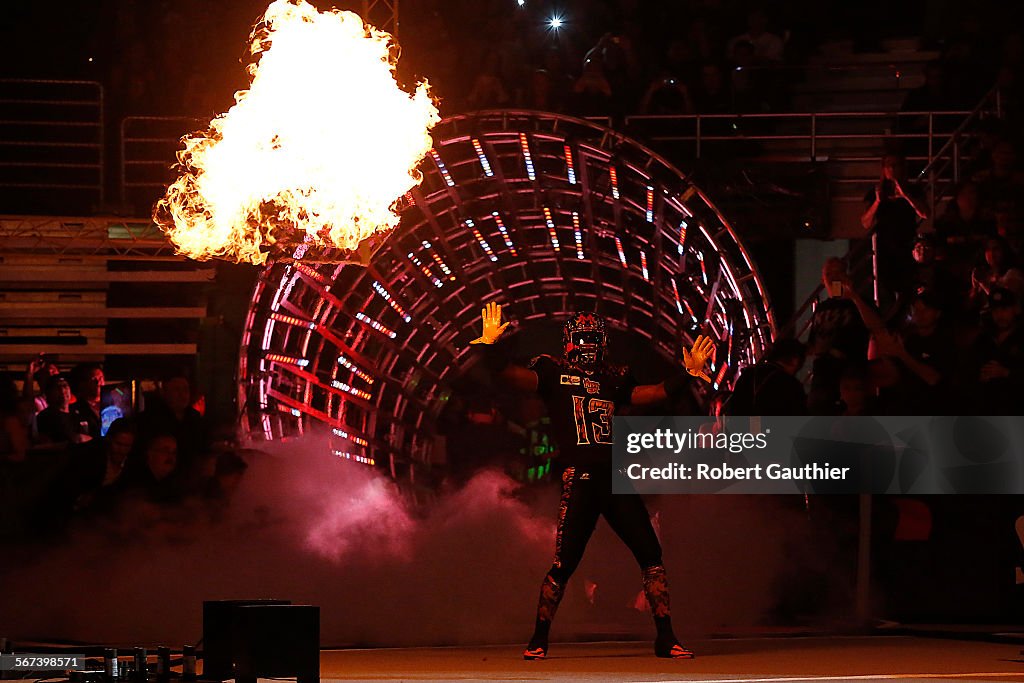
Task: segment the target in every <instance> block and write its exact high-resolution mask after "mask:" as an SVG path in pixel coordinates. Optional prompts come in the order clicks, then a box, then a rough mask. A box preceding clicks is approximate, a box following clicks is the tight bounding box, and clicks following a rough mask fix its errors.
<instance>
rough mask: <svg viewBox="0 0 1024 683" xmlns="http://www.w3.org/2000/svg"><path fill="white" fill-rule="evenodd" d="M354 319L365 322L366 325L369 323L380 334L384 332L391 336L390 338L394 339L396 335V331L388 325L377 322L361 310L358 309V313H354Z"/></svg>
mask: <svg viewBox="0 0 1024 683" xmlns="http://www.w3.org/2000/svg"><path fill="white" fill-rule="evenodd" d="M356 320H358V321H359V322H362V323H366V324H367V325H369V326H370V327H372V328H373V329H375V330H377V331H378V332H380V333H381V334H385V335H387V336H389V337H391V338H392V339H394V338H395V337H397V336H398V333H397V332H395V331H394V330H392V329H391V328H389V327H385V326H384V325H381V324H380V323H379V322H377V321H376V320H374V319H373V318H371V317H370V316H368V315H366V314H365V313H363V312H362V311H359V312H358V313H356Z"/></svg>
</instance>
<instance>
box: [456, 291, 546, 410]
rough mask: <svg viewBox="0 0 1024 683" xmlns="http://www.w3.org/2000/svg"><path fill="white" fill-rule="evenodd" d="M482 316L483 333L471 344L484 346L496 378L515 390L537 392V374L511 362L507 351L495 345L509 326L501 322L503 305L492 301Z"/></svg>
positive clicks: (482, 312)
mask: <svg viewBox="0 0 1024 683" xmlns="http://www.w3.org/2000/svg"><path fill="white" fill-rule="evenodd" d="M480 315H481V317H482V318H483V331H482V332H481V334H480V336H479V337H477V338H476V339H474V340H473V341H471V342H470V344H481V345H483V353H484V354H485V358H486V362H487V365H488V366H489V367H490V368H491V371H492V372H494V374H495V376H496V377H499V378H501V379H502V380H503V381H504V382H505V383H506V384H508V385H509V386H511V387H513V388H515V389H519V390H521V391H536V390H537V373H536V372H534V371H533V370H530V369H528V368H524V367H522V366H521V365H515V364H514V363H512V362H511V361H509V359H508V355H507V354H506V353H505V350H504V349H503V348H501V346H500V345H496V344H495V342H497V341H498V339H499V338H500V337H501V335H502V334H503V333H504V332H505V328H507V327H508V326H509V323H508V322H505V323H502V322H501V305H500V304H497V303H495V302H493V301H492V302H490V303H489V304H487V305H486V306H484V308H483V310H482V311H481V312H480Z"/></svg>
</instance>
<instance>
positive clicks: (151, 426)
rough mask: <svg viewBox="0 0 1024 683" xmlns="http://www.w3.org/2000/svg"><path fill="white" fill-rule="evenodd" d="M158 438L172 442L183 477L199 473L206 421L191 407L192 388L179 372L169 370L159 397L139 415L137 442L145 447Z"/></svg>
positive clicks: (205, 446) (161, 385)
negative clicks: (163, 436)
mask: <svg viewBox="0 0 1024 683" xmlns="http://www.w3.org/2000/svg"><path fill="white" fill-rule="evenodd" d="M161 434H170V435H172V436H173V437H174V438H175V440H176V443H175V451H176V459H177V461H178V468H179V469H180V470H181V472H182V473H183V475H185V476H188V477H194V476H196V475H197V473H198V468H199V466H200V464H201V463H200V462H199V461H200V458H202V457H203V456H204V455H206V453H207V450H208V445H209V444H208V440H209V435H208V430H207V427H206V421H205V420H204V419H203V416H202V415H200V414H199V411H197V410H196V409H195V408H193V407H192V386H191V383H190V382H189V378H188V374H187V373H186V372H185V371H184V370H182V369H178V368H175V369H171V370H170V371H169V372H168V373H167V374H166V375H165V376H164V378H163V380H162V381H161V382H160V393H159V395H158V396H155V397H154V398H153V400H152V402H151V405H149V406H147V408H146V409H145V410H144V411H142V412H141V413H140V414H139V440H140V441H141V442H142V443H145V444H148V443H149V442H150V441H151V440H153V439H154V438H156V437H157V436H159V435H161Z"/></svg>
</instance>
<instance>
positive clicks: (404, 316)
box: [373, 280, 412, 323]
mask: <svg viewBox="0 0 1024 683" xmlns="http://www.w3.org/2000/svg"><path fill="white" fill-rule="evenodd" d="M373 289H374V291H376V292H377V293H378V294H380V296H381V298H382V299H384V301H387V302H388V305H389V306H391V308H393V309H394V310H395V313H397V314H398V315H400V316H402V320H404V321H405V322H407V323H408V322H412V316H411V315H409V314H408V313H406V312H405V309H404V308H402V305H401V304H400V303H398V301H396V300H395V298H394V297H393V296H391V294H390V293H389V292H388V290H386V289H384V285H382V284H381V283H380V282H378V281H377V280H374V281H373Z"/></svg>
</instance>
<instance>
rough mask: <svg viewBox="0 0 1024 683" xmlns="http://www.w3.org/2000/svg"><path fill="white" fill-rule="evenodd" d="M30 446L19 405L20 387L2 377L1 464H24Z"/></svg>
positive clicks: (0, 411)
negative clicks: (5, 462)
mask: <svg viewBox="0 0 1024 683" xmlns="http://www.w3.org/2000/svg"><path fill="white" fill-rule="evenodd" d="M29 445H30V439H29V429H28V426H27V425H26V424H25V420H24V419H23V418H22V416H21V415H20V410H19V405H18V387H17V386H16V385H15V384H14V381H13V380H12V379H10V378H8V377H0V463H2V462H4V461H7V462H22V461H23V460H25V456H26V454H27V453H28V449H29Z"/></svg>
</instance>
